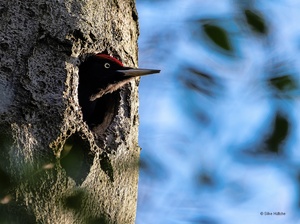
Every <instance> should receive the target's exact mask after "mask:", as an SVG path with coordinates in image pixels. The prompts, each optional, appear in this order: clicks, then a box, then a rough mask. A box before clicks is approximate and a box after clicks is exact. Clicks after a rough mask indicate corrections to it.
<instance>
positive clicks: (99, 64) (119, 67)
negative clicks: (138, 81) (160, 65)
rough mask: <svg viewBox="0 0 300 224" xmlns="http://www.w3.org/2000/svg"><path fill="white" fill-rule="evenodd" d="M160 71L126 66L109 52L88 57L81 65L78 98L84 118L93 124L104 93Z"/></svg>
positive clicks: (89, 123)
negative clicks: (108, 53)
mask: <svg viewBox="0 0 300 224" xmlns="http://www.w3.org/2000/svg"><path fill="white" fill-rule="evenodd" d="M159 72H160V70H154V69H141V68H131V67H125V66H123V64H122V62H121V61H119V60H117V59H115V58H113V57H111V56H109V55H107V54H96V55H93V56H90V57H88V58H87V59H86V60H85V61H84V62H83V63H82V64H81V65H80V66H79V85H78V99H79V104H80V106H81V109H82V114H83V120H84V121H85V122H87V124H88V125H89V126H91V125H93V122H94V120H95V119H96V117H97V114H96V112H97V111H98V112H97V113H99V108H100V109H101V105H99V104H100V103H101V98H102V97H103V96H104V95H106V94H108V93H112V92H114V91H115V90H117V89H120V88H121V87H122V86H124V85H125V84H127V83H128V82H130V81H131V80H132V79H134V78H135V77H138V76H144V75H150V74H154V73H159ZM97 108H98V109H97Z"/></svg>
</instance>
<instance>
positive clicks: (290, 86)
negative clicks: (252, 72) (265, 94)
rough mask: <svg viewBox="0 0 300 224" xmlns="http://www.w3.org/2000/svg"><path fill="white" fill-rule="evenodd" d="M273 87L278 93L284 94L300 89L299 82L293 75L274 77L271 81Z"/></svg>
mask: <svg viewBox="0 0 300 224" xmlns="http://www.w3.org/2000/svg"><path fill="white" fill-rule="evenodd" d="M269 83H270V84H271V86H273V87H274V88H275V89H276V90H277V91H279V92H283V93H289V92H291V91H293V90H297V89H299V86H298V85H297V81H296V80H295V79H294V77H293V76H291V75H283V76H279V77H274V78H271V79H270V80H269Z"/></svg>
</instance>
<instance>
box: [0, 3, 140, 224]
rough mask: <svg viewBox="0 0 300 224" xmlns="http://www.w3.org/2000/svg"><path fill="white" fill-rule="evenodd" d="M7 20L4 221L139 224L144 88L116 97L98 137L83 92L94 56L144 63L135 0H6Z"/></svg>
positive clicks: (0, 141) (0, 63) (2, 104)
mask: <svg viewBox="0 0 300 224" xmlns="http://www.w3.org/2000/svg"><path fill="white" fill-rule="evenodd" d="M0 17H1V20H0V27H1V33H0V72H1V73H0V116H1V117H0V118H1V119H0V147H1V148H0V156H1V157H0V182H2V184H0V197H1V201H0V202H1V205H0V206H1V207H0V219H1V220H9V221H10V222H14V223H36V222H39V223H122V224H125V223H134V220H135V212H136V200H137V182H138V160H139V150H140V149H139V147H138V145H137V129H138V111H137V108H138V96H137V84H138V83H137V81H133V82H132V83H131V84H130V85H128V86H126V87H125V88H123V89H122V90H120V91H118V92H116V93H113V94H111V95H109V96H108V102H109V107H108V109H107V111H106V113H105V119H104V122H103V123H102V124H101V125H99V126H98V127H97V129H96V131H95V132H94V133H93V132H91V131H90V130H89V129H88V127H87V125H86V124H85V123H84V122H83V121H82V114H81V110H80V106H79V104H78V96H77V87H78V65H79V64H80V63H81V62H82V61H83V60H84V58H85V57H86V56H87V55H89V54H93V53H99V52H106V53H108V54H110V55H112V56H115V57H117V58H119V59H121V60H122V61H123V64H125V65H127V66H136V65H137V37H138V24H137V14H136V10H135V2H134V0H102V1H99V0H85V1H82V0H64V1H63V0H26V1H18V0H10V1H1V2H0ZM95 133H96V134H95ZM73 151H74V152H75V159H73V157H71V158H69V157H70V156H69V155H72V152H73ZM76 152H77V153H76ZM70 161H71V164H70ZM68 162H69V163H68ZM79 171H80V172H79ZM81 171H82V172H81Z"/></svg>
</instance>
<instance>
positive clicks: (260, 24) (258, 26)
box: [244, 9, 267, 34]
mask: <svg viewBox="0 0 300 224" xmlns="http://www.w3.org/2000/svg"><path fill="white" fill-rule="evenodd" d="M244 13H245V16H246V20H247V23H248V25H249V26H250V27H251V28H252V30H253V31H255V32H256V33H259V34H267V26H266V23H265V20H264V19H263V17H262V16H261V15H259V14H258V13H256V12H254V11H252V10H249V9H246V10H245V11H244Z"/></svg>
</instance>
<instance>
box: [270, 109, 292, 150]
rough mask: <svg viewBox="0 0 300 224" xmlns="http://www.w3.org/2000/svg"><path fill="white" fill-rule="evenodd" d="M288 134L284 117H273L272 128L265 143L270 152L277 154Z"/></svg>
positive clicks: (287, 124) (278, 115) (287, 126)
mask: <svg viewBox="0 0 300 224" xmlns="http://www.w3.org/2000/svg"><path fill="white" fill-rule="evenodd" d="M288 133H289V122H288V120H287V119H286V117H285V116H283V115H281V114H280V113H278V114H277V115H276V117H275V122H274V127H273V131H272V133H271V135H270V136H269V137H268V138H267V140H266V143H267V146H268V150H269V151H270V152H275V153H278V152H279V151H280V145H281V143H282V142H283V141H284V140H285V139H286V138H287V136H288Z"/></svg>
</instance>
